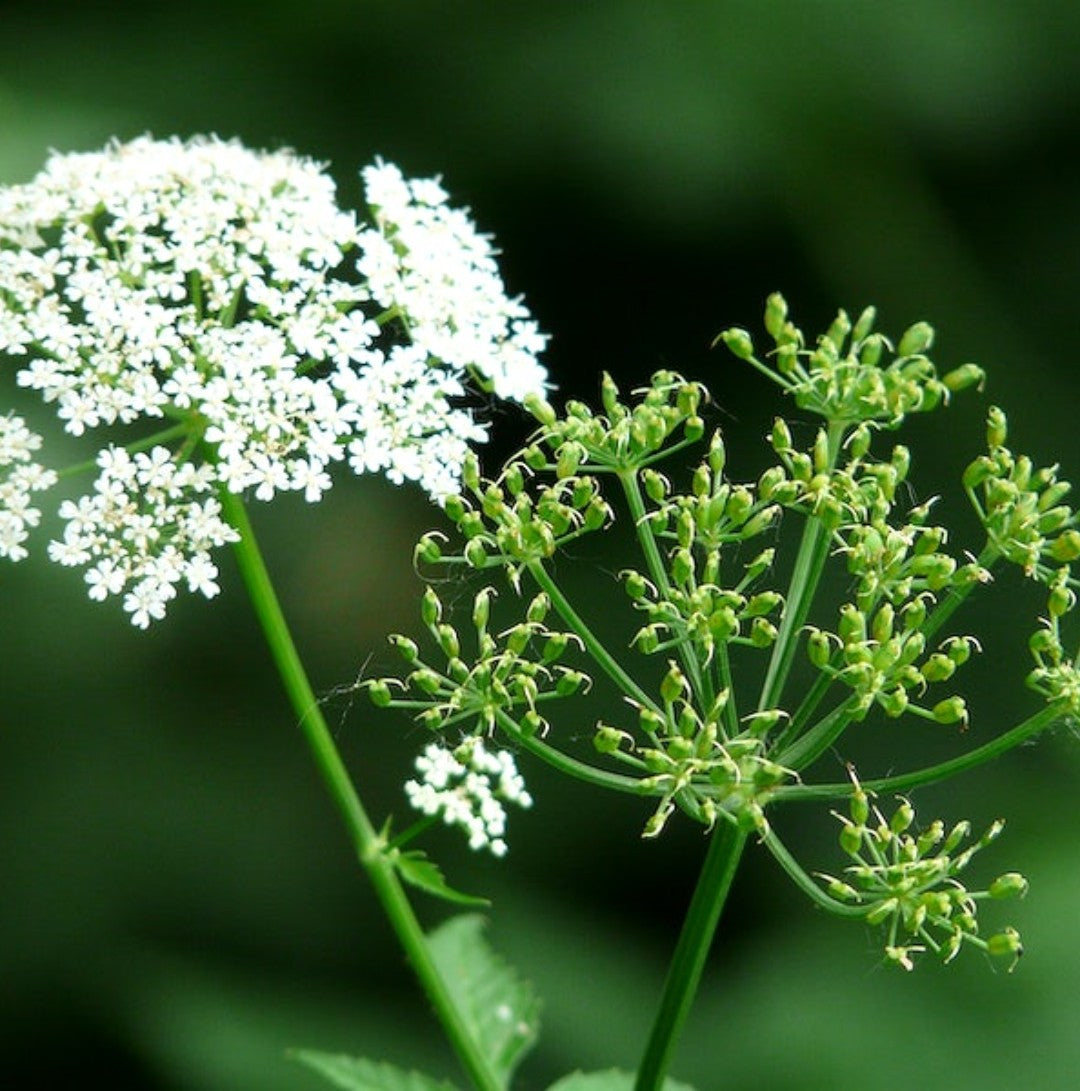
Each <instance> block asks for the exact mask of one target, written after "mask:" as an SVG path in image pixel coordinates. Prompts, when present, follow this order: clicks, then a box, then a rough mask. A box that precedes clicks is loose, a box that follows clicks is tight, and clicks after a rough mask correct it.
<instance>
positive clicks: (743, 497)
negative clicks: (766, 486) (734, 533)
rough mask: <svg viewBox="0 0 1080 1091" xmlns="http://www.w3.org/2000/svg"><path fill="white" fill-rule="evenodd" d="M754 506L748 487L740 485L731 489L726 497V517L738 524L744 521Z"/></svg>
mask: <svg viewBox="0 0 1080 1091" xmlns="http://www.w3.org/2000/svg"><path fill="white" fill-rule="evenodd" d="M753 506H754V496H753V494H752V493H751V492H750V490H749V489H745V488H743V487H741V486H739V487H738V488H734V489H732V490H731V495H730V496H729V497H728V502H727V517H728V518H729V519H730V520H731V521H732V523H734V524H735V526H740V525H741V524H742V523H744V522H746V518H747V516H748V515H749V514H750V512H751V510H752V509H753Z"/></svg>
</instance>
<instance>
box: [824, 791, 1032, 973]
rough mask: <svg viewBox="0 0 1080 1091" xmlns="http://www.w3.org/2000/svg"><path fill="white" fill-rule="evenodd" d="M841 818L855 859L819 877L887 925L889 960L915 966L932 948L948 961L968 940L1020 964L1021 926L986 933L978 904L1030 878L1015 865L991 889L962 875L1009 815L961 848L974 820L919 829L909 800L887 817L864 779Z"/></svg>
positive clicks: (1022, 886)
mask: <svg viewBox="0 0 1080 1091" xmlns="http://www.w3.org/2000/svg"><path fill="white" fill-rule="evenodd" d="M853 779H854V778H853ZM834 813H835V812H834ZM836 817H837V818H838V819H839V820H840V822H841V830H840V847H841V848H842V849H843V851H844V852H845V853H846V854H847V856H848V857H850V859H851V860H852V863H851V864H850V865H849V866H848V867H847V868H845V869H844V875H845V877H846V878H843V879H840V878H837V877H835V876H831V875H822V876H821V879H822V880H823V881H824V882H825V884H826V888H827V890H828V891H829V893H830V894H831V895H832V896H833V897H834V898H836V899H838V900H839V901H841V902H843V903H844V904H845V905H847V906H856V907H859V908H860V909H864V910H865V913H864V914H863V919H864V920H865V921H866V923H867V924H870V925H875V926H883V927H884V929H885V934H886V941H885V956H886V959H887V961H889V962H891V963H894V964H896V965H898V966H901V967H903V968H904V969H905V970H911V969H913V968H914V965H915V961H914V960H915V958H916V957H917V956H918V955H920V954H922V953H924V952H926V951H928V950H929V951H932V952H933V953H934V954H936V955H938V956H939V957H940V958H941V959H942V960H943V961H945V962H949V961H951V960H952V959H953V958H954V957H955V956H956V954H957V952H958V951H959V950H960V947H961V946H962V945H963V944H964V943H969V944H972V945H974V946H976V947H979V948H981V949H982V950H984V951H986V952H987V953H988V954H990V955H992V956H994V957H997V958H1005V959H1008V960H1010V969H1011V968H1012V967H1013V966H1015V965H1016V962H1017V960H1018V959H1019V958H1020V955H1021V954H1023V947H1022V945H1021V943H1020V936H1019V933H1018V932H1017V931H1016V930H1015V929H1014V928H1005V929H1003V930H1002V931H1000V932H998V933H996V934H995V935H993V936H991V937H990V938H989V939H986V940H984V939H982V938H981V937H980V935H979V927H978V920H977V909H978V902H979V901H981V900H983V899H987V898H990V899H995V900H998V899H1005V898H1011V897H1022V896H1023V895H1024V894H1025V893H1026V892H1027V886H1028V884H1027V880H1026V879H1024V877H1023V876H1022V875H1019V874H1017V873H1016V872H1009V873H1007V874H1005V875H1001V876H999V877H998V878H997V879H995V880H994V881H993V882H992V883H991V884H990V886H989V887H988V888H987V889H986V890H982V891H970V890H968V889H967V888H966V887H965V886H964V884H963V883H962V882H961V881H960V880H959V879H958V878H957V876H958V875H959V874H960V873H961V872H962V871H964V869H965V868H966V867H967V866H968V864H969V863H970V862H971V860H972V857H974V856H975V854H976V853H978V852H979V851H980V850H981V849H984V848H986V846H987V845H989V844H990V843H991V842H992V841H994V840H995V839H996V838H997V837H998V835H999V834H1000V833H1001V831H1002V829H1003V828H1004V825H1005V824H1004V822H1002V821H1000V820H999V821H997V822H994V823H993V825H991V826H990V828H989V829H988V830H987V831H986V832H985V833H984V834H983V835H982V837H980V838H979V839H978V841H975V842H974V843H972V844H969V845H968V846H967V847H966V848H962V846H963V845H964V843H965V842H966V841H967V840H968V838H969V836H970V834H971V824H970V823H969V822H966V821H964V822H959V823H957V824H956V825H955V826H953V828H952V829H951V830H950V831H949V832H948V833H946V830H945V826H944V824H943V823H942V822H941V821H940V820H935V821H934V822H932V823H931V824H930V825H929V826H927V827H926V829H925V830H923V831H922V832H921V833H920V832H918V831H917V829H916V827H915V811H914V808H913V807H912V806H911V804H910V803H909V802H908V801H907V800H906V799H900V800H899V801H898V805H897V807H896V810H895V811H893V813H892V815H891V817H889V818H888V819H886V818H885V816H884V815H883V814H882V812H881V811H880V810H879V809H878V807H877V806H874V805H872V804H871V803H870V797H869V795H868V793H867V792H866V791H865V790H864V789H863V788H862V786H861V785H860V784H859V783H858V781H855V786H854V791H853V792H852V795H851V801H850V805H849V815H841V814H836Z"/></svg>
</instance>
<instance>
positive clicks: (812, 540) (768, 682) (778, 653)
mask: <svg viewBox="0 0 1080 1091" xmlns="http://www.w3.org/2000/svg"><path fill="white" fill-rule="evenodd" d="M844 427H845V426H844V424H843V422H842V421H830V422H829V429H828V439H829V446H828V466H829V468H830V469H831V468H832V467H833V466H834V465H835V464H836V459H837V456H838V455H839V453H840V445H841V443H842V441H843V438H844ZM829 540H830V532H829V530H828V528H827V527H826V526H825V524H824V522H822V520H821V519H820V518H819V517H818V516H816V515H811V516H810V517H809V518H808V519H807V522H806V527H805V528H804V530H803V536H802V540H801V541H800V542H799V552H798V555H797V556H796V558H795V567H794V569H793V570H792V573H791V586H790V587H789V588H788V593H787V598H786V599H785V602H784V613H783V616H782V617H781V619H780V631H779V633H778V634H777V637H776V643H775V644H774V645H773V653H772V658H771V659H770V660H769V666H768V670H767V671H766V674H765V682H764V684H763V685H762V687H761V697H760V699H759V700H758V711H759V712H761V711H763V710H764V709H768V708H776V707H778V706H779V704H780V696H781V694H782V693H783V691H784V684H785V683H786V682H787V677H788V674H789V672H790V671H791V664H792V661H793V660H794V658H795V649H796V647H797V646H798V643H799V630H800V629H801V628H802V627H803V625H804V624H805V622H806V618H807V616H808V615H809V613H810V606H811V604H812V603H813V601H814V595H815V593H816V592H817V588H818V583H819V582H820V581H821V573H822V570H823V569H824V568H825V561H826V560H827V559H828V556H829Z"/></svg>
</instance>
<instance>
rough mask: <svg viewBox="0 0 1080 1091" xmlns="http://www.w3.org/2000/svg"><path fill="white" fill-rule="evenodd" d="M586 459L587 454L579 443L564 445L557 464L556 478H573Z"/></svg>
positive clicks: (560, 450)
mask: <svg viewBox="0 0 1080 1091" xmlns="http://www.w3.org/2000/svg"><path fill="white" fill-rule="evenodd" d="M584 457H585V452H584V450H583V449H582V447H581V444H579V443H573V442H571V443H564V444H563V445H562V447H560V448H559V457H558V460H557V461H556V463H555V476H556V477H557V478H559V479H560V480H563V479H564V478H567V477H573V475H574V474H576V473H577V470H578V467H579V466H580V465H581V463H582V460H583V459H584Z"/></svg>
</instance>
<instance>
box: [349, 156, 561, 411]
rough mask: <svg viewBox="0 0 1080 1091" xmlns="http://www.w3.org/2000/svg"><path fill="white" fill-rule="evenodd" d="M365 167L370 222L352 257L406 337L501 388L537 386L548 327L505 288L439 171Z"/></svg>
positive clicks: (525, 390)
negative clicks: (419, 174) (419, 175)
mask: <svg viewBox="0 0 1080 1091" xmlns="http://www.w3.org/2000/svg"><path fill="white" fill-rule="evenodd" d="M363 174H364V185H365V188H366V194H367V201H368V204H369V205H370V206H371V207H372V209H373V211H374V213H375V224H376V226H375V228H373V229H370V230H368V231H366V232H365V233H364V235H363V237H362V243H363V246H362V250H361V256H360V259H359V261H358V262H357V266H358V268H359V269H360V272H361V273H362V274H363V275H364V276H365V277H366V278H367V282H368V286H369V288H370V290H371V294H372V295H373V296H374V297H375V299H376V300H377V301H378V302H379V303H380V304H381V305H382V306H384V307H387V308H392V309H394V310H396V311H398V312H400V314H401V315H402V316H403V318H404V319H405V322H406V324H407V325H408V327H409V335H410V337H411V338H412V342H413V344H415V345H418V346H420V347H421V348H422V349H423V350H424V351H425V352H426V353H427V354H428V355H429V356H433V357H435V358H436V359H438V360H441V361H442V362H443V363H444V364H445V365H448V366H449V367H451V368H454V369H462V368H470V367H472V368H476V369H477V370H478V371H479V372H480V374H481V375H483V376H484V377H485V378H486V379H487V380H488V381H489V383H490V384H491V388H492V390H494V392H495V393H496V394H497V395H498V396H499V397H500V398H512V399H514V400H516V401H522V400H523V399H524V398H525V397H526V396H527V395H528V394H530V393H539V392H540V391H541V390H543V387H544V381H545V378H546V373H545V372H544V369H543V367H542V366H541V365H540V363H539V361H538V360H537V354H538V353H539V352H541V351H542V350H543V348H544V346H545V345H546V343H547V337H546V336H544V335H543V334H541V333H540V332H539V329H538V328H537V325H536V323H535V322H534V321H532V319H531V318H530V316H529V312H528V310H526V308H525V307H524V306H523V304H522V302H521V300H520V299H510V298H508V297H507V295H506V291H505V289H504V287H503V282H502V279H501V278H500V276H499V267H498V264H497V263H496V261H495V250H494V249H493V248H492V246H491V241H490V239H488V237H487V236H485V235H481V234H479V233H478V232H477V230H476V227H475V225H474V224H473V222H472V220H470V219H469V216H468V213H467V212H465V211H463V210H461V209H456V208H451V207H449V205H448V204H447V203H446V202H447V194H446V191H445V190H444V189H443V188H442V185H441V184H440V183H439V181H438V179H431V178H426V179H413V180H408V179H406V178H405V177H404V176H403V175H402V173H401V171H400V170H398V168H397V167H395V166H394V165H393V164H392V163H383V162H381V161H379V162H377V163H375V164H374V165H373V166H370V167H367V168H366V169H365V170H364V172H363Z"/></svg>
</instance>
